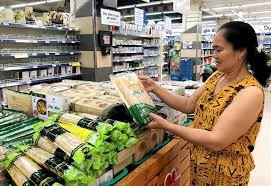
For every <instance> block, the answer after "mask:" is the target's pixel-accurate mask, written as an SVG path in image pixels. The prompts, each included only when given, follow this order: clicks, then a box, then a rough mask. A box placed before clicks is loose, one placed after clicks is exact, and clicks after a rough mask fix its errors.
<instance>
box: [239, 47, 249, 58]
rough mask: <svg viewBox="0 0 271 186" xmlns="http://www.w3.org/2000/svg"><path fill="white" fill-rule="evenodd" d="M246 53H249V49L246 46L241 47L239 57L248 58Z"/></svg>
mask: <svg viewBox="0 0 271 186" xmlns="http://www.w3.org/2000/svg"><path fill="white" fill-rule="evenodd" d="M246 55H247V49H246V48H243V49H240V53H239V59H240V60H244V59H245V58H246Z"/></svg>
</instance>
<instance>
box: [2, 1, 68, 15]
mask: <svg viewBox="0 0 271 186" xmlns="http://www.w3.org/2000/svg"><path fill="white" fill-rule="evenodd" d="M39 1H44V0H0V7H9V6H11V5H18V4H24V3H37V2H39ZM69 2H70V0H63V1H59V2H51V3H46V4H40V5H33V6H32V7H33V8H34V11H35V12H37V13H39V12H40V13H42V12H45V11H46V12H47V11H50V10H51V9H57V8H59V7H64V9H65V10H64V11H70V10H69Z"/></svg>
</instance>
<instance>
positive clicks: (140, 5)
mask: <svg viewBox="0 0 271 186" xmlns="http://www.w3.org/2000/svg"><path fill="white" fill-rule="evenodd" d="M172 2H173V0H166V1H155V2H149V3H139V4H133V5H127V6H119V7H117V9H119V10H122V9H128V8H134V7H145V6H152V5H159V4H168V3H172Z"/></svg>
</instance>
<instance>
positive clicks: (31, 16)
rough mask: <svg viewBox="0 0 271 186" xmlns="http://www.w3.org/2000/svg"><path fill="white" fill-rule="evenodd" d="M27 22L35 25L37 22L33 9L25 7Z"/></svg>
mask: <svg viewBox="0 0 271 186" xmlns="http://www.w3.org/2000/svg"><path fill="white" fill-rule="evenodd" d="M25 20H26V23H30V24H34V23H35V22H36V19H35V14H34V11H33V7H25Z"/></svg>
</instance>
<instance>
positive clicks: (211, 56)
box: [201, 55, 213, 58]
mask: <svg viewBox="0 0 271 186" xmlns="http://www.w3.org/2000/svg"><path fill="white" fill-rule="evenodd" d="M201 57H202V58H205V57H213V55H207V56H201Z"/></svg>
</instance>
